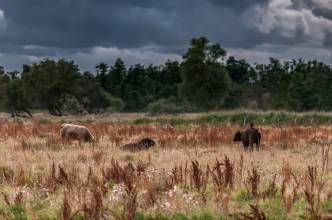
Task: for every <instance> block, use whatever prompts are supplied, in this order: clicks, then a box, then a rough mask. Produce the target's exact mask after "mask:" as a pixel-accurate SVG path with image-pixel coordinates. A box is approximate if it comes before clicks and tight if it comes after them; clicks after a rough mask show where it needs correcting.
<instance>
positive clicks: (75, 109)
mask: <svg viewBox="0 0 332 220" xmlns="http://www.w3.org/2000/svg"><path fill="white" fill-rule="evenodd" d="M80 109H81V106H80V103H79V101H78V100H77V99H76V98H75V97H69V98H66V101H65V103H64V104H63V111H64V112H66V113H69V114H71V115H78V114H79V113H80Z"/></svg>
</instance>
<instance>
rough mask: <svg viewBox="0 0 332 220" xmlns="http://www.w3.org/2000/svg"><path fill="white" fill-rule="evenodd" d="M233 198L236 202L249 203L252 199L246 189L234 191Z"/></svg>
mask: <svg viewBox="0 0 332 220" xmlns="http://www.w3.org/2000/svg"><path fill="white" fill-rule="evenodd" d="M234 197H235V200H236V201H237V202H249V201H250V200H251V199H252V195H251V192H250V191H249V190H248V189H246V188H242V189H240V190H238V191H236V192H235V195H234Z"/></svg>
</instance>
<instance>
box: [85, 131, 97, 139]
mask: <svg viewBox="0 0 332 220" xmlns="http://www.w3.org/2000/svg"><path fill="white" fill-rule="evenodd" d="M87 130H88V135H89V138H90V140H91V141H95V140H96V138H95V137H94V136H93V134H92V133H91V131H90V130H89V129H87Z"/></svg>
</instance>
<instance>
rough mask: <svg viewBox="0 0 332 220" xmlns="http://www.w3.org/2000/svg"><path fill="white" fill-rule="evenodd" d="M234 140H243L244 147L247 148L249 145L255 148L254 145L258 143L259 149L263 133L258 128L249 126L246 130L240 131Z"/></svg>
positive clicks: (257, 147)
mask: <svg viewBox="0 0 332 220" xmlns="http://www.w3.org/2000/svg"><path fill="white" fill-rule="evenodd" d="M233 141H234V142H236V141H242V143H243V147H244V149H247V148H248V147H250V148H251V150H252V149H253V145H254V144H256V149H257V150H259V144H260V142H261V133H260V132H259V131H258V129H256V128H253V127H252V126H251V128H248V129H247V130H245V131H244V132H242V131H238V132H236V133H235V135H234V139H233Z"/></svg>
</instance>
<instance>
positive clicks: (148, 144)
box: [141, 138, 156, 148]
mask: <svg viewBox="0 0 332 220" xmlns="http://www.w3.org/2000/svg"><path fill="white" fill-rule="evenodd" d="M141 143H143V144H144V146H145V147H146V148H149V147H152V146H154V145H156V142H154V140H152V139H151V138H144V139H143V140H141Z"/></svg>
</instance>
